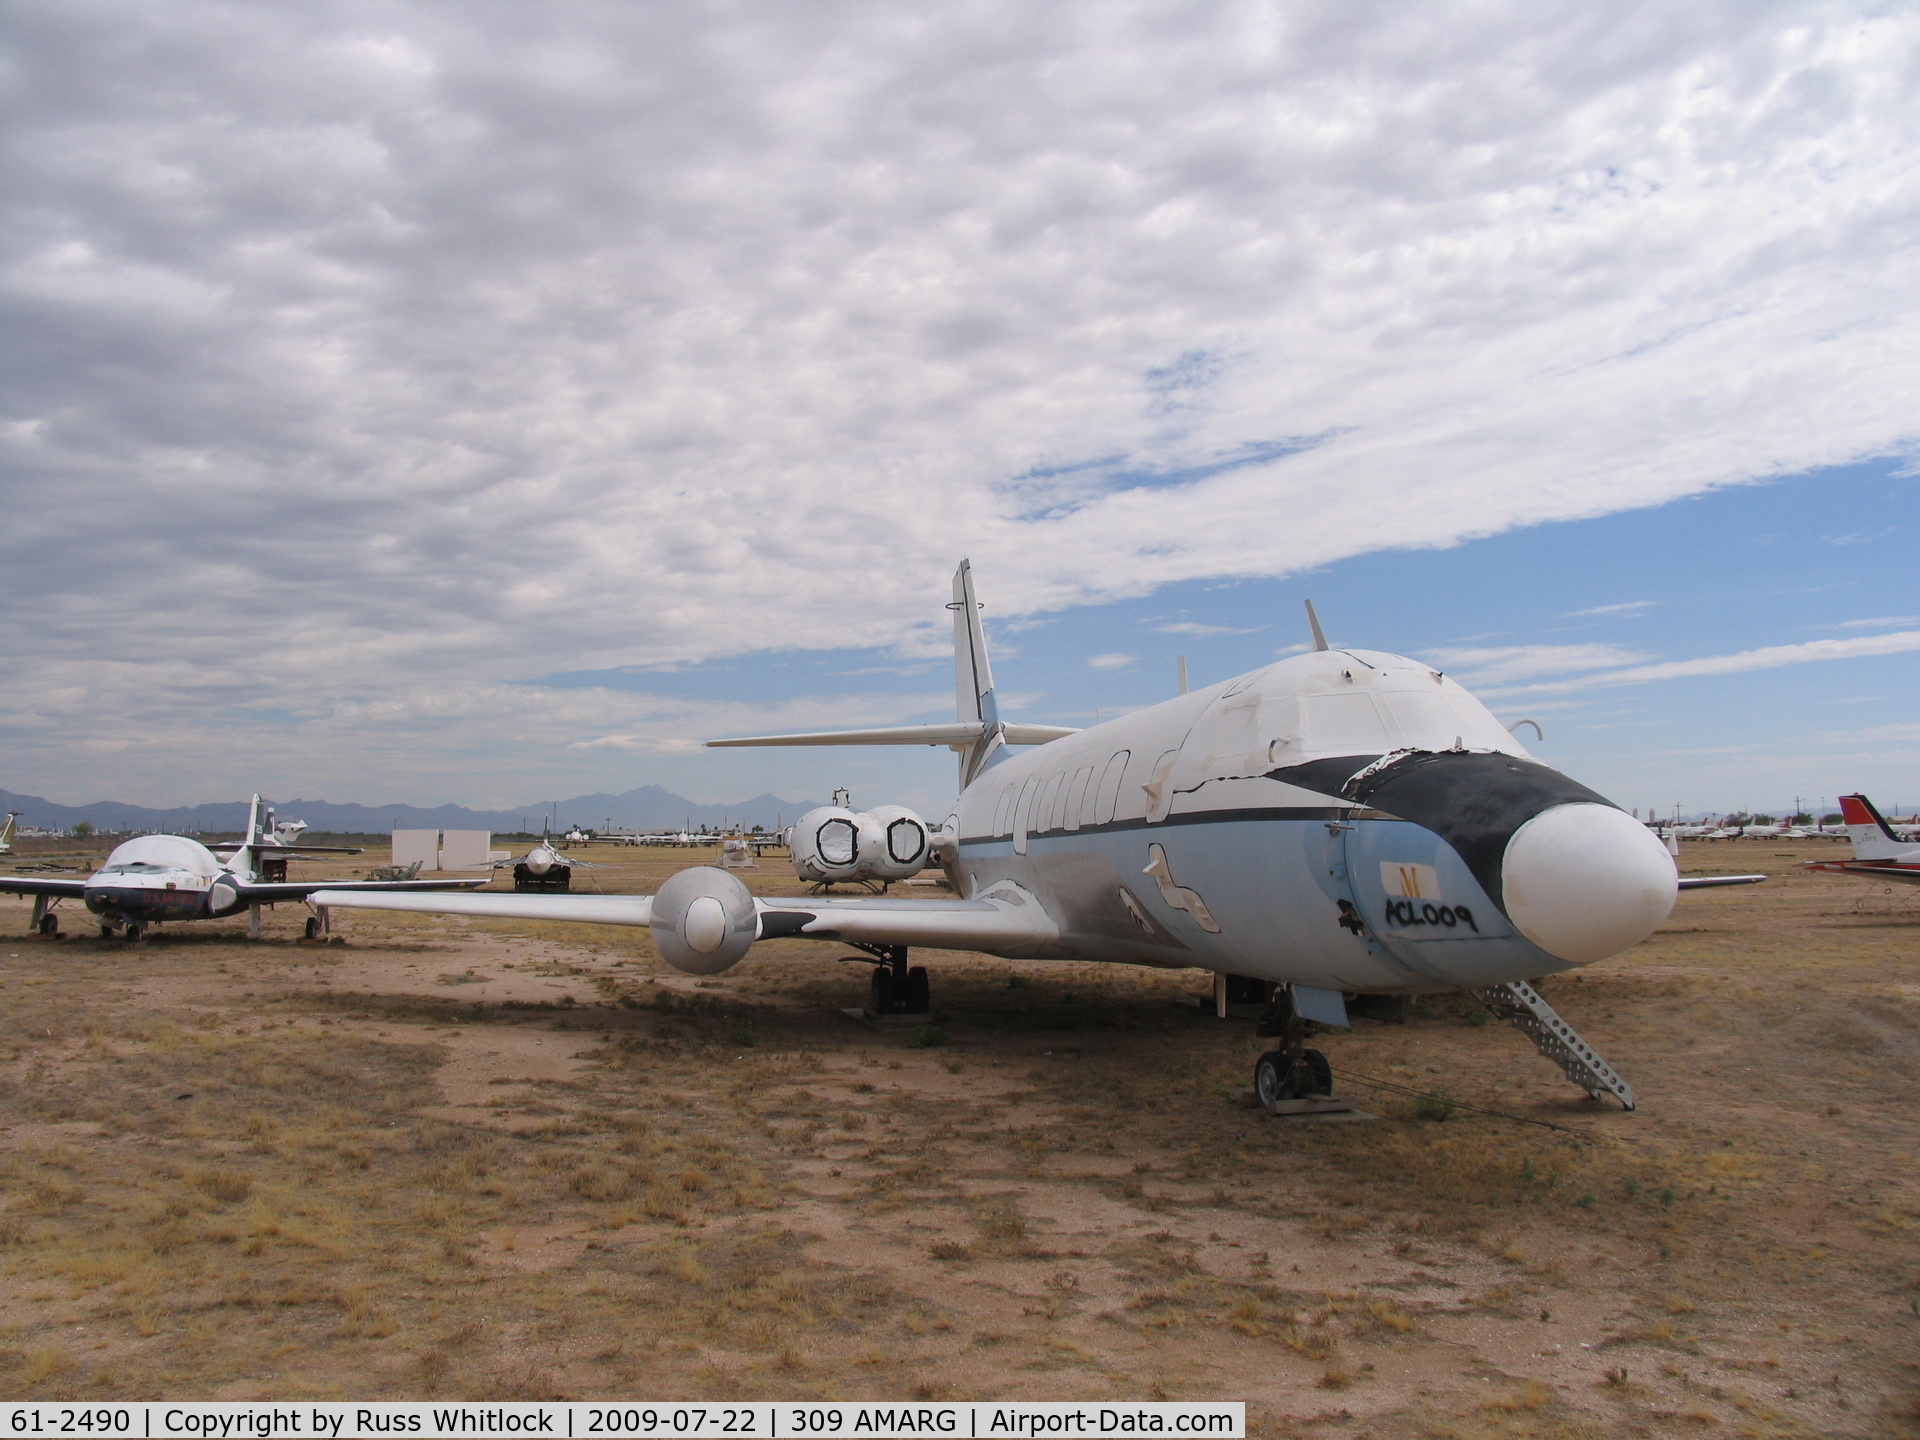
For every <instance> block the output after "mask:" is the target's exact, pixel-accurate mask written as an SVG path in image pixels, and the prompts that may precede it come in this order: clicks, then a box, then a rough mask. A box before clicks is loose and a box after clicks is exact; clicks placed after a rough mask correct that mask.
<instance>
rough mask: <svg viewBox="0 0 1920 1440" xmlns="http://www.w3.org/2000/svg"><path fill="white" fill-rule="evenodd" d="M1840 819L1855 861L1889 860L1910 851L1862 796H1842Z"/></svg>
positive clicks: (1869, 801)
mask: <svg viewBox="0 0 1920 1440" xmlns="http://www.w3.org/2000/svg"><path fill="white" fill-rule="evenodd" d="M1840 818H1841V819H1842V820H1844V821H1845V822H1846V826H1847V838H1848V839H1849V840H1851V841H1852V842H1853V858H1854V859H1856V860H1891V859H1893V858H1894V857H1895V856H1897V855H1900V854H1902V853H1903V852H1905V851H1907V850H1909V849H1911V848H1912V847H1911V846H1908V845H1904V844H1902V843H1901V840H1900V837H1899V836H1898V835H1896V834H1894V833H1893V827H1892V826H1891V825H1889V824H1887V822H1886V821H1885V820H1884V819H1882V818H1881V815H1880V812H1879V811H1878V810H1876V809H1874V808H1873V802H1872V801H1871V800H1869V799H1867V797H1866V796H1864V795H1842V796H1841V797H1840Z"/></svg>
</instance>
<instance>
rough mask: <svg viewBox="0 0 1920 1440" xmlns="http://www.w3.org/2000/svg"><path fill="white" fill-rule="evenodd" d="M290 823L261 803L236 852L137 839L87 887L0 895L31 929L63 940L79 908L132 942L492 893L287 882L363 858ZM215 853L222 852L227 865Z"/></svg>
mask: <svg viewBox="0 0 1920 1440" xmlns="http://www.w3.org/2000/svg"><path fill="white" fill-rule="evenodd" d="M306 828H307V827H306V825H305V824H304V823H301V822H297V821H296V822H294V823H292V824H288V825H279V826H276V825H275V824H274V820H273V811H272V810H271V809H270V808H268V807H267V806H265V805H264V804H263V803H262V802H261V799H260V797H259V796H258V795H256V796H254V797H253V803H252V804H251V805H249V806H248V808H247V838H246V839H244V840H241V841H238V842H236V843H234V844H231V845H216V846H211V847H209V846H206V845H203V844H201V843H200V842H199V841H198V840H194V839H191V838H189V837H188V836H185V835H140V836H137V837H135V838H134V839H132V840H128V841H125V842H124V843H122V844H120V845H116V846H115V847H114V848H113V851H112V853H111V854H109V855H108V856H107V862H106V864H104V865H102V866H101V867H100V868H99V869H98V870H96V871H94V872H93V874H91V875H89V876H88V877H87V878H86V879H85V880H42V879H38V878H35V877H29V876H24V875H0V894H13V895H31V896H33V897H34V899H33V919H32V922H31V923H32V925H33V929H34V930H35V931H36V932H37V933H39V934H41V935H49V936H51V935H58V934H59V933H60V918H59V916H58V915H57V914H56V913H55V911H54V907H55V906H56V905H58V904H59V903H60V901H62V900H79V901H81V902H82V903H83V904H84V905H85V906H86V907H87V909H88V910H89V911H90V912H92V913H93V915H95V916H96V917H97V918H98V920H99V923H100V932H101V934H102V935H103V936H105V935H111V934H112V933H114V931H116V930H120V931H121V933H122V934H123V935H124V936H125V938H126V939H127V940H129V941H138V940H140V939H141V938H142V937H143V936H144V935H145V934H146V932H147V930H148V929H149V928H150V927H152V926H154V925H158V924H160V923H162V922H164V921H175V920H212V919H218V918H220V917H221V916H226V915H237V914H239V913H240V912H241V911H243V910H244V911H247V912H249V914H250V916H251V917H252V919H253V920H254V922H255V928H256V929H257V922H258V916H259V910H258V907H259V906H261V905H272V904H275V903H278V902H281V901H288V900H305V899H306V898H307V897H308V896H309V895H311V894H312V893H313V892H314V891H316V890H336V891H337V890H340V889H343V888H345V889H349V890H354V891H360V890H376V891H394V890H411V891H421V890H465V889H472V888H474V887H475V886H479V885H484V884H486V883H487V882H486V880H485V879H479V880H464V879H463V880H355V881H348V882H345V884H344V886H343V884H342V882H341V881H338V880H299V881H289V880H288V879H287V862H288V861H290V860H298V859H302V858H308V857H312V856H317V855H357V854H359V853H360V852H359V851H358V850H357V849H355V848H353V847H348V846H338V845H302V844H299V843H298V840H299V835H300V832H301V831H303V830H305V829H306ZM215 851H222V852H225V855H224V858H223V856H222V855H219V854H216V853H215ZM321 923H322V922H321V920H320V919H319V918H318V917H315V918H313V919H310V920H309V921H308V922H307V934H308V935H309V936H310V937H311V936H314V935H317V934H318V933H319V932H320V928H321Z"/></svg>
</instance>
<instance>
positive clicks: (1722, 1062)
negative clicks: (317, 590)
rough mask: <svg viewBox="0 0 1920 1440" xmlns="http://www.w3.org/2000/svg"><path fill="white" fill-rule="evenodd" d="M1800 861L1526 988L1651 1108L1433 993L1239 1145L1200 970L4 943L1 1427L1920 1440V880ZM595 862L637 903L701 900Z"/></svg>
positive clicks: (817, 955) (1743, 864)
mask: <svg viewBox="0 0 1920 1440" xmlns="http://www.w3.org/2000/svg"><path fill="white" fill-rule="evenodd" d="M1832 853H1833V847H1831V846H1827V845H1820V844H1815V843H1806V844H1797V845H1796V844H1780V843H1778V842H1744V843H1741V844H1739V845H1719V846H1710V845H1700V846H1695V847H1690V849H1689V852H1688V854H1687V857H1686V861H1685V864H1686V868H1688V869H1689V870H1708V871H1713V870H1718V871H1728V870H1741V869H1755V870H1765V871H1768V872H1769V873H1771V874H1773V875H1774V876H1775V879H1774V880H1772V881H1770V882H1769V883H1768V884H1767V885H1765V886H1761V887H1756V888H1754V889H1749V890H1735V891H1724V892H1709V893H1703V894H1696V895H1691V896H1687V897H1683V898H1682V900H1681V902H1680V906H1679V908H1678V909H1677V910H1676V911H1675V914H1674V916H1673V918H1672V919H1671V921H1670V922H1669V923H1668V925H1667V926H1666V927H1664V929H1663V930H1662V931H1661V933H1660V934H1658V935H1656V936H1655V937H1654V938H1653V939H1651V940H1649V941H1648V942H1647V943H1646V944H1644V945H1642V946H1640V947H1638V948H1637V949H1636V950H1635V951H1633V952H1632V953H1630V954H1629V955H1626V956H1623V957H1620V958H1618V959H1616V960H1613V961H1609V962H1606V963H1604V964H1601V965H1597V966H1594V967H1591V968H1590V969H1588V970H1587V971H1585V972H1583V973H1582V974H1580V975H1578V976H1576V977H1569V978H1565V979H1560V980H1553V981H1549V982H1547V984H1546V986H1545V987H1544V988H1545V990H1546V993H1547V995H1548V997H1549V998H1550V999H1551V1000H1552V1002H1553V1003H1554V1004H1555V1005H1556V1006H1558V1007H1560V1008H1561V1010H1562V1013H1564V1014H1565V1015H1566V1016H1567V1017H1568V1018H1569V1019H1570V1020H1571V1021H1572V1022H1573V1023H1574V1024H1575V1025H1576V1026H1577V1027H1578V1028H1579V1029H1580V1030H1581V1032H1582V1033H1583V1034H1584V1035H1585V1036H1586V1037H1587V1038H1588V1039H1589V1040H1591V1041H1593V1042H1594V1043H1595V1044H1596V1045H1598V1046H1599V1048H1600V1049H1601V1051H1602V1053H1604V1054H1605V1055H1606V1056H1607V1057H1608V1059H1609V1060H1610V1061H1612V1063H1613V1064H1614V1065H1615V1066H1616V1067H1617V1068H1619V1069H1620V1070H1621V1071H1622V1073H1624V1074H1625V1075H1626V1076H1627V1077H1628V1079H1629V1080H1630V1081H1631V1082H1632V1083H1633V1084H1634V1086H1635V1088H1636V1089H1637V1091H1638V1092H1639V1095H1640V1098H1641V1108H1640V1109H1639V1110H1638V1111H1637V1112H1636V1113H1634V1114H1631V1115H1629V1114H1623V1113H1621V1112H1620V1111H1618V1110H1617V1109H1602V1108H1600V1107H1598V1106H1596V1105H1594V1104H1593V1103H1592V1102H1591V1101H1589V1100H1587V1099H1586V1097H1584V1096H1583V1095H1581V1094H1580V1093H1579V1092H1578V1091H1576V1090H1574V1089H1573V1088H1572V1087H1571V1086H1569V1085H1567V1084H1566V1083H1565V1082H1564V1081H1563V1080H1562V1079H1561V1078H1560V1076H1559V1074H1558V1072H1557V1071H1556V1070H1554V1069H1553V1068H1552V1067H1551V1066H1550V1065H1548V1064H1547V1062H1545V1061H1544V1060H1542V1059H1540V1058H1539V1056H1538V1055H1537V1054H1535V1052H1534V1051H1533V1049H1532V1047H1531V1045H1530V1044H1529V1043H1528V1042H1527V1041H1526V1040H1525V1039H1524V1037H1522V1036H1521V1035H1519V1034H1518V1033H1517V1032H1515V1031H1513V1030H1511V1029H1510V1028H1508V1027H1506V1026H1504V1025H1501V1024H1499V1023H1497V1022H1494V1023H1489V1022H1488V1020H1487V1017H1486V1015H1485V1012H1484V1011H1482V1010H1481V1009H1479V1007H1478V1006H1477V1005H1475V1004H1474V1003H1472V1002H1471V1001H1469V1000H1467V999H1465V998H1464V997H1447V998H1442V999H1440V1000H1430V1001H1428V1002H1425V1003H1424V1004H1423V1005H1422V1007H1421V1009H1420V1011H1419V1013H1417V1014H1416V1016H1415V1018H1414V1020H1413V1022H1412V1023H1410V1024H1408V1025H1406V1026H1404V1027H1391V1026H1380V1025H1369V1024H1365V1023H1363V1024H1362V1025H1361V1027H1360V1028H1359V1029H1357V1030H1355V1031H1354V1032H1353V1033H1351V1034H1341V1035H1328V1036H1325V1037H1323V1038H1322V1040H1321V1041H1320V1042H1318V1043H1319V1044H1320V1045H1321V1048H1323V1049H1324V1050H1325V1052H1326V1053H1327V1055H1328V1056H1329V1058H1330V1059H1331V1061H1332V1063H1333V1065H1334V1067H1335V1070H1336V1073H1337V1075H1338V1077H1339V1083H1340V1086H1341V1088H1343V1089H1344V1090H1346V1091H1348V1093H1353V1094H1356V1095H1360V1096H1362V1097H1364V1103H1365V1105H1366V1108H1367V1109H1368V1110H1369V1111H1370V1112H1372V1113H1373V1114H1374V1115H1375V1116H1377V1117H1378V1118H1377V1119H1374V1120H1371V1121H1363V1122H1357V1123H1344V1124H1335V1123H1326V1122H1321V1123H1309V1124H1303V1123H1297V1122H1290V1121H1283V1120H1276V1119H1270V1118H1266V1117H1262V1116H1257V1115H1255V1114H1253V1113H1252V1112H1250V1111H1248V1110H1247V1109H1245V1108H1244V1107H1243V1106H1242V1105H1241V1104H1240V1103H1239V1101H1238V1099H1237V1091H1238V1089H1239V1087H1240V1086H1242V1085H1244V1084H1245V1083H1246V1079H1247V1075H1248V1073H1249V1071H1250V1068H1251V1063H1252V1060H1253V1058H1254V1057H1255V1056H1256V1055H1257V1054H1258V1053H1259V1050H1260V1049H1261V1048H1262V1046H1261V1043H1260V1042H1259V1041H1258V1040H1256V1039H1255V1038H1254V1037H1253V1035H1252V1033H1251V1031H1252V1027H1251V1025H1250V1024H1249V1023H1247V1022H1246V1021H1244V1020H1229V1021H1216V1020H1214V1019H1213V1018H1212V1016H1211V1014H1210V1013H1202V1012H1200V1011H1197V1010H1194V1009H1192V1008H1189V1007H1186V1006H1183V1005H1180V1004H1178V1003H1176V1002H1177V1001H1178V1000H1180V999H1181V998H1182V997H1184V996H1188V995H1192V994H1197V993H1199V992H1200V991H1202V990H1203V989H1204V985H1205V981H1204V977H1202V976H1200V975H1198V974H1196V973H1180V974H1165V973H1151V972H1138V971H1133V970H1125V969H1103V968H1099V967H1091V966H1075V965H1055V964H1045V963H1037V962H1036V963H1008V962H1005V961H998V960H989V959H984V958H982V957H978V956H964V955H950V954H941V953H934V952H926V953H923V954H921V955H920V956H918V957H917V958H918V959H919V960H921V961H924V962H925V963H927V964H928V965H929V966H930V968H931V969H932V970H933V974H934V977H935V1003H936V1008H937V1010H938V1011H939V1014H938V1016H937V1019H936V1023H935V1024H933V1025H931V1026H926V1027H908V1028H904V1029H892V1030H888V1031H884V1032H876V1031H874V1030H871V1029H869V1028H867V1027H864V1026H860V1025H857V1024H854V1023H851V1022H849V1021H848V1020H846V1019H844V1018H843V1017H842V1016H841V1015H840V1014H839V1007H840V1006H845V1005H852V1004H856V1003H857V1002H858V1000H859V998H860V996H861V994H862V991H863V987H864V984H865V979H866V967H865V966H864V965H843V964H839V963H837V962H836V959H835V956H836V955H837V954H838V952H837V951H836V950H835V949H833V948H831V947H823V946H819V945H815V944H809V943H805V942H794V941H787V942H777V943H774V944H769V945H766V946H762V947H756V949H755V951H754V953H753V955H752V956H751V957H750V958H749V960H748V961H747V962H746V963H744V964H743V965H742V966H740V967H738V968H737V969H736V970H734V971H732V972H730V973H728V974H727V975H725V976H721V977H718V978H716V979H713V980H705V981H695V980H693V979H692V978H690V977H686V976H681V975H678V974H676V973H674V972H672V971H670V970H668V969H666V968H665V967H663V966H662V965H661V964H660V963H659V962H658V961H657V959H656V958H655V957H654V955H653V952H652V949H651V946H650V944H649V943H648V940H647V937H646V935H645V933H644V932H628V931H612V930H605V929H596V928H592V927H585V926H567V925H543V924H532V923H524V924H523V923H504V922H465V921H455V920H441V919H434V918H429V917H410V916H393V917H375V916H372V915H364V916H346V915H342V916H341V917H340V918H341V921H342V923H341V926H340V935H339V940H340V941H341V942H342V943H335V944H330V945H329V944H307V943H304V942H300V941H298V940H296V939H295V938H294V937H295V936H297V935H298V933H299V925H300V922H301V921H302V920H303V919H304V916H305V911H304V910H303V909H301V908H299V907H283V908H282V909H281V910H279V911H277V912H275V913H274V914H272V915H270V916H269V917H268V923H267V937H268V938H266V939H265V940H263V941H262V942H260V943H258V944H250V943H248V942H247V941H246V939H245V933H244V925H243V924H242V923H240V922H217V923H210V924H204V925H182V926H177V927H170V928H168V929H167V930H165V931H164V932H163V933H161V934H160V935H158V936H157V937H156V938H155V939H153V940H151V941H149V942H147V943H144V944H142V945H140V946H136V947H127V946H124V945H121V944H118V943H112V942H101V941H100V940H98V939H96V938H94V937H93V935H92V933H91V931H88V930H84V929H83V930H81V931H80V933H78V934H76V935H73V936H70V937H69V938H66V939H63V940H61V941H58V942H51V941H43V940H40V939H37V938H29V937H27V936H26V935H25V934H24V931H25V929H26V924H25V920H26V914H25V909H26V907H25V906H24V905H17V906H16V905H8V906H4V907H0V933H6V934H9V935H11V936H12V937H15V938H13V939H11V940H10V941H0V967H4V976H5V982H6V986H7V989H6V994H7V999H8V1003H7V1006H6V1011H5V1016H4V1022H0V1127H3V1128H4V1131H5V1135H6V1140H7V1142H8V1143H7V1146H6V1150H5V1155H4V1161H0V1180H3V1182H4V1185H3V1188H0V1196H3V1197H4V1208H0V1393H3V1394H5V1395H7V1396H10V1397H31V1398H52V1397H87V1398H92V1397H99V1396H151V1395H158V1394H163V1393H164V1394H167V1395H178V1396H189V1395H194V1396H210V1397H217V1398H249V1397H265V1396H274V1397H296V1396H315V1397H321V1396H330V1397H343V1398H344V1397H378V1396H386V1397H396V1398H398V1397H415V1396H419V1397H424V1396H428V1395H435V1394H440V1395H449V1396H453V1395H464V1396H481V1395H494V1396H538V1395H583V1396H585V1395H606V1396H611V1395H621V1396H642V1397H646V1398H680V1397H687V1398H695V1397H701V1398H709V1397H710V1398H731V1397H739V1398H778V1397H783V1396H832V1397H835V1398H841V1399H857V1398H866V1397H873V1398H902V1397H927V1398H934V1397H947V1396H952V1397H972V1396H1025V1397H1031V1398H1068V1397H1075V1396H1087V1397H1104V1396H1116V1397H1120V1396H1124V1397H1132V1398H1143V1397H1156V1396H1166V1397H1189V1396H1191V1397H1200V1396H1214V1397H1220V1398H1228V1399H1245V1400H1247V1401H1249V1402H1250V1406H1251V1412H1250V1413H1251V1415H1252V1417H1253V1419H1254V1422H1255V1428H1256V1430H1257V1431H1258V1432H1259V1433H1265V1434H1293V1433H1299V1434H1316V1435H1317V1434H1323V1433H1324V1434H1329V1435H1336V1434H1337V1435H1343V1436H1344V1435H1355V1436H1358V1435H1373V1436H1401V1435H1461V1436H1471V1435H1481V1434H1515V1435H1608V1436H1611V1435H1623V1436H1624V1435H1666V1434H1676V1433H1679V1434H1698V1435H1702V1436H1710V1435H1714V1434H1720V1433H1727V1434H1753V1435H1762V1434H1776V1433H1778V1434H1819V1435H1883V1434H1891V1435H1912V1434H1920V1408H1917V1407H1920V1365H1917V1364H1916V1361H1920V1344H1916V1341H1917V1340H1920V1182H1917V1181H1916V1176H1915V1173H1914V1162H1913V1156H1914V1152H1915V1148H1916V1147H1915V1132H1916V1126H1915V1123H1914V1105H1913V1100H1914V1088H1915V1081H1916V1080H1917V1079H1920V955H1917V954H1916V940H1920V903H1915V904H1909V903H1907V902H1908V900H1909V899H1911V900H1913V901H1914V902H1920V893H1916V894H1915V895H1913V896H1911V897H1908V896H1905V895H1900V896H1889V895H1886V894H1884V893H1880V892H1876V891H1873V890H1871V889H1870V887H1866V886H1862V885H1860V884H1858V883H1856V882H1852V881H1849V880H1845V879H1840V878H1836V877H1826V876H1812V875H1806V874H1803V873H1801V872H1799V871H1798V870H1797V869H1796V862H1797V861H1799V860H1801V859H1805V858H1812V857H1815V856H1819V857H1822V858H1824V857H1826V856H1828V855H1831V854H1832ZM600 855H601V858H604V859H607V860H608V861H609V862H610V866H609V868H608V869H605V870H602V871H595V872H591V874H587V875H584V876H583V879H584V880H585V881H586V882H587V883H588V884H591V885H598V886H600V887H601V888H605V889H608V890H619V891H626V890H646V889H649V888H651V886H652V885H653V884H656V883H657V881H658V879H659V878H660V877H661V876H662V875H664V874H665V873H668V872H669V871H671V870H672V869H674V868H677V867H678V866H680V865H683V864H686V863H690V862H692V861H698V860H700V859H702V858H703V857H702V856H701V855H700V853H699V852H693V853H688V852H650V851H638V852H635V851H624V852H613V851H602V852H600ZM369 858H371V859H378V858H380V857H369ZM342 873H344V867H343V870H342ZM753 879H754V883H755V885H756V887H757V888H765V889H770V890H791V889H794V888H797V887H795V886H793V884H792V882H791V879H790V876H788V875H786V872H785V870H784V866H780V865H778V864H777V862H776V863H770V864H768V865H766V866H764V867H763V868H762V869H760V870H758V871H756V872H754V873H753ZM78 923H79V922H78V919H77V917H70V918H69V919H68V924H69V925H77V924H78ZM1368 1079H1377V1080H1385V1081H1390V1082H1392V1083H1394V1084H1396V1085H1399V1086H1402V1087H1407V1088H1410V1089H1413V1090H1419V1091H1445V1092H1447V1093H1448V1094H1449V1095H1450V1096H1452V1097H1453V1098H1455V1099H1457V1100H1459V1101H1462V1102H1466V1103H1470V1104H1472V1105H1476V1106H1480V1107H1482V1108H1484V1109H1486V1110H1491V1111H1497V1112H1500V1115H1498V1116H1495V1115H1485V1114H1476V1113H1471V1112H1469V1111H1466V1110H1464V1109H1455V1110H1454V1111H1453V1113H1452V1114H1451V1116H1450V1117H1449V1118H1446V1119H1445V1120H1433V1119H1424V1120H1423V1119H1420V1118H1417V1117H1416V1110H1415V1103H1414V1101H1413V1100H1412V1099H1411V1098H1409V1097H1407V1096H1405V1095H1403V1094H1399V1093H1393V1092H1386V1091H1381V1090H1377V1089H1374V1088H1371V1087H1370V1086H1369V1085H1368V1084H1367V1083H1365V1081H1366V1080H1368ZM1425 1108H1426V1109H1427V1111H1428V1112H1429V1113H1432V1112H1433V1111H1434V1109H1435V1108H1436V1107H1434V1106H1433V1105H1428V1106H1427V1107H1425ZM1439 1108H1444V1107H1439ZM1507 1117H1511V1118H1507ZM1527 1122H1544V1124H1543V1123H1527ZM1549 1126H1551V1127H1559V1128H1548V1127H1549Z"/></svg>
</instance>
